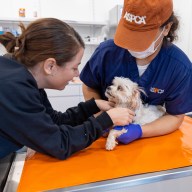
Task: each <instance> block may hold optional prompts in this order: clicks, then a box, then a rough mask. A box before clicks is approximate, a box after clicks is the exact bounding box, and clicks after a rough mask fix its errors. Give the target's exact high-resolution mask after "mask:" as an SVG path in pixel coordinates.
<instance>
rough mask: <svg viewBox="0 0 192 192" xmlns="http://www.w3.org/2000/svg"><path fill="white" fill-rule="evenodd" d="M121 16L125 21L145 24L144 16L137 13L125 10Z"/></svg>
mask: <svg viewBox="0 0 192 192" xmlns="http://www.w3.org/2000/svg"><path fill="white" fill-rule="evenodd" d="M123 18H125V19H126V20H127V21H129V22H131V23H132V22H135V23H136V24H138V25H141V24H146V22H145V19H146V16H138V15H133V14H131V13H128V12H126V13H125V15H124V17H123Z"/></svg>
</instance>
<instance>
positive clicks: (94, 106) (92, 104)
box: [85, 98, 100, 114]
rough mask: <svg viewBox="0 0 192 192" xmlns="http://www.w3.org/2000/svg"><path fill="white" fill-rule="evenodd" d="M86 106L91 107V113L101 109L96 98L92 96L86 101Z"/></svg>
mask: <svg viewBox="0 0 192 192" xmlns="http://www.w3.org/2000/svg"><path fill="white" fill-rule="evenodd" d="M85 105H86V108H87V109H89V111H90V113H91V114H95V113H98V112H99V111H100V109H99V107H97V104H96V102H95V99H94V98H92V99H90V100H88V101H86V102H85Z"/></svg>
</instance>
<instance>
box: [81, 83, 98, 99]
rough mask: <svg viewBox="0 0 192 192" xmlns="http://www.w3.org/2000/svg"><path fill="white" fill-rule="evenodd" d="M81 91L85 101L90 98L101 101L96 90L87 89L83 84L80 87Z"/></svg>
mask: <svg viewBox="0 0 192 192" xmlns="http://www.w3.org/2000/svg"><path fill="white" fill-rule="evenodd" d="M82 90H83V96H84V99H85V101H87V100H89V99H91V98H94V99H101V96H100V95H99V93H98V91H97V90H95V89H92V88H90V87H87V86H86V85H85V84H83V85H82Z"/></svg>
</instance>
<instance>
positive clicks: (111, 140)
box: [105, 130, 118, 151]
mask: <svg viewBox="0 0 192 192" xmlns="http://www.w3.org/2000/svg"><path fill="white" fill-rule="evenodd" d="M115 132H116V131H115V130H111V131H110V132H109V135H108V137H107V142H106V145H105V148H106V150H108V151H111V150H113V149H114V148H115V146H116V145H117V144H118V142H117V141H116V136H115Z"/></svg>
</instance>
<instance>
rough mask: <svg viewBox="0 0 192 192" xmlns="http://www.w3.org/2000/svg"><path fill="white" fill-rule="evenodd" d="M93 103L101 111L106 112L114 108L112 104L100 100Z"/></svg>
mask: <svg viewBox="0 0 192 192" xmlns="http://www.w3.org/2000/svg"><path fill="white" fill-rule="evenodd" d="M95 103H96V105H97V107H98V108H99V109H100V110H101V111H108V110H109V109H112V108H113V107H114V103H112V102H110V101H105V100H101V99H96V100H95Z"/></svg>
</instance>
